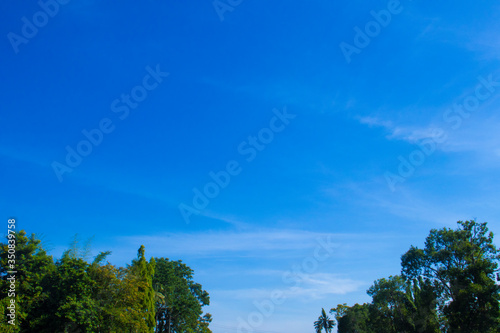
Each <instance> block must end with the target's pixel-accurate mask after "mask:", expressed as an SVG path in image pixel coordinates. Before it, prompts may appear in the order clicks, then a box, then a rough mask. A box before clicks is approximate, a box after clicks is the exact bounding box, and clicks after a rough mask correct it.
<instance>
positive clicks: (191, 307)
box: [153, 258, 211, 333]
mask: <svg viewBox="0 0 500 333" xmlns="http://www.w3.org/2000/svg"><path fill="white" fill-rule="evenodd" d="M155 261H156V270H155V274H154V276H153V283H154V286H155V290H156V292H157V295H158V297H157V303H156V304H157V308H156V311H157V312H156V321H157V323H156V324H157V326H156V332H158V333H163V332H169V331H168V329H170V332H178V333H180V332H210V330H209V329H208V324H209V323H210V321H211V316H210V315H209V314H206V315H205V316H203V317H202V314H203V310H202V307H203V306H205V305H209V304H210V297H209V295H208V293H207V292H206V291H205V290H203V289H202V286H201V285H200V284H198V283H195V282H194V281H193V270H192V269H191V268H189V267H188V266H187V265H185V264H184V263H182V261H180V260H179V261H170V260H169V259H167V258H155ZM160 295H161V296H160Z"/></svg>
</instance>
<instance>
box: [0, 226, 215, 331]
mask: <svg viewBox="0 0 500 333" xmlns="http://www.w3.org/2000/svg"><path fill="white" fill-rule="evenodd" d="M88 252H89V251H88V249H86V250H84V251H79V249H78V247H77V245H76V242H74V243H73V246H71V247H70V249H68V250H67V251H65V252H64V254H63V255H62V257H61V258H60V259H58V260H56V261H54V259H53V258H52V257H51V256H49V255H47V253H46V251H45V250H44V249H43V247H42V245H41V242H40V240H39V239H37V238H36V237H35V235H34V234H32V235H31V236H29V237H28V236H27V235H26V232H24V231H20V232H19V233H18V234H16V266H17V267H16V269H17V273H16V280H17V288H16V295H15V301H16V318H15V325H12V324H10V323H9V320H10V318H9V317H8V316H7V312H6V308H7V305H8V304H9V302H10V300H11V298H12V297H11V296H12V295H11V296H9V295H8V294H7V291H8V284H9V281H8V280H7V278H8V277H9V274H8V272H7V268H6V267H8V266H7V263H8V245H7V243H5V244H4V243H0V263H1V267H0V303H1V305H2V307H1V309H2V310H1V311H3V312H2V313H1V319H0V332H16V333H17V332H26V333H28V332H40V333H54V332H71V333H84V332H89V333H104V332H106V333H108V332H134V333H136V332H137V333H148V332H149V333H153V332H157V333H160V332H169V333H170V332H171V333H175V332H179V333H180V332H199V333H210V332H211V331H210V329H209V328H208V326H209V323H210V321H211V315H210V314H203V310H202V307H203V306H205V305H208V304H209V296H208V293H207V292H206V291H205V290H203V289H202V286H201V285H200V284H198V283H195V282H194V281H193V270H192V269H191V268H189V267H188V266H187V265H185V264H183V263H182V262H180V261H169V260H168V259H166V258H151V259H150V260H149V261H148V260H147V259H146V256H145V247H144V246H142V245H141V246H140V248H139V249H138V253H137V258H135V259H133V260H132V262H131V263H130V264H129V265H127V266H126V267H116V266H114V265H112V264H111V263H109V262H106V263H104V261H105V260H106V257H107V256H108V255H109V254H110V253H111V252H109V251H107V252H101V253H99V254H98V255H97V256H96V257H95V259H94V260H93V261H92V262H90V263H89V262H87V260H86V259H85V258H86V256H87V254H88ZM164 318H169V325H165V323H164V321H163V319H164Z"/></svg>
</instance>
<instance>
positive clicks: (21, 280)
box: [0, 230, 55, 332]
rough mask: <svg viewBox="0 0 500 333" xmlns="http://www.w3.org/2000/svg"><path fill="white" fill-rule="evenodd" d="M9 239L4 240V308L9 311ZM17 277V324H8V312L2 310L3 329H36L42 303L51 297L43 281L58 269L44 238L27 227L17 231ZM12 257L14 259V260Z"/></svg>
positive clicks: (0, 268)
mask: <svg viewBox="0 0 500 333" xmlns="http://www.w3.org/2000/svg"><path fill="white" fill-rule="evenodd" d="M8 250H9V247H8V242H6V243H0V308H1V310H0V311H5V309H6V307H7V304H8V303H9V302H10V297H8V290H9V288H8V284H9V283H8V281H7V277H8V276H9V275H8V274H7V271H8V270H9V269H8V267H9V266H8V265H9V252H8ZM15 250H16V253H15V266H16V267H15V269H16V271H17V273H15V278H16V295H15V299H16V312H17V313H16V324H17V325H16V326H15V327H12V325H9V324H8V323H7V320H8V319H9V318H8V317H6V313H5V312H2V313H1V321H0V330H1V331H2V332H32V331H33V330H32V329H31V320H30V318H33V317H34V316H35V313H36V311H37V309H39V307H40V304H41V303H42V302H44V300H46V299H47V298H48V293H47V292H46V291H45V290H44V288H43V286H42V280H43V279H44V278H45V277H46V276H47V275H48V274H50V273H51V272H52V271H54V270H55V265H54V262H53V259H52V256H49V255H47V252H46V251H45V250H44V249H43V247H42V245H41V241H40V240H39V239H37V238H36V237H35V235H34V234H31V235H30V236H29V237H28V236H27V235H26V232H25V231H24V230H20V231H19V232H18V233H17V234H16V247H15ZM11 259H12V258H10V260H11Z"/></svg>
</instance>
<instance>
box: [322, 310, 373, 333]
mask: <svg viewBox="0 0 500 333" xmlns="http://www.w3.org/2000/svg"><path fill="white" fill-rule="evenodd" d="M371 306H372V305H371V304H366V303H365V304H361V305H360V304H354V306H352V307H349V306H347V304H345V303H344V304H339V305H337V307H336V308H332V309H331V310H330V313H335V319H337V323H338V329H337V330H338V333H361V332H362V333H372V332H375V331H374V330H373V329H372V327H371V322H370V307H371Z"/></svg>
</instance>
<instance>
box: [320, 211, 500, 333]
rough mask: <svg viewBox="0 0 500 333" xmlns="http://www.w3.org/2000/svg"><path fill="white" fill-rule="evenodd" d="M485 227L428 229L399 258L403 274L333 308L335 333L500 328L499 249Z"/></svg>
mask: <svg viewBox="0 0 500 333" xmlns="http://www.w3.org/2000/svg"><path fill="white" fill-rule="evenodd" d="M486 225H487V224H486V223H477V222H476V221H474V220H472V221H465V222H463V221H458V228H457V229H455V230H453V229H449V228H443V229H440V230H436V229H433V230H431V231H430V233H429V236H428V237H427V238H426V241H425V247H424V248H423V249H419V248H418V247H415V246H412V247H410V249H409V250H408V251H407V252H406V253H405V254H404V255H403V256H402V257H401V266H402V270H401V272H402V274H401V275H397V276H390V277H389V278H387V279H386V278H382V279H379V280H377V281H375V282H374V284H373V285H372V286H371V287H370V288H369V289H368V291H367V293H368V295H369V296H371V297H372V302H371V303H369V304H363V305H359V304H356V305H354V306H352V307H349V306H347V304H339V305H337V307H336V308H333V309H331V311H330V312H332V313H335V314H336V319H337V321H338V332H339V333H347V332H368V333H370V332H388V333H391V332H394V333H396V332H397V333H399V332H418V333H434V332H449V333H455V332H456V333H459V332H460V333H462V332H463V333H465V332H467V333H479V332H481V333H487V332H490V333H492V332H500V286H499V285H498V284H497V283H496V274H497V272H498V262H499V260H500V251H499V250H498V249H497V248H496V246H495V245H494V244H493V233H491V232H488V228H487V226H486Z"/></svg>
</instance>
